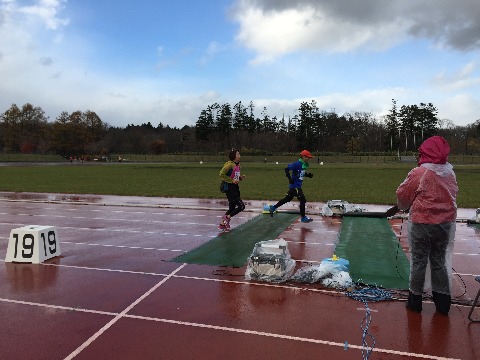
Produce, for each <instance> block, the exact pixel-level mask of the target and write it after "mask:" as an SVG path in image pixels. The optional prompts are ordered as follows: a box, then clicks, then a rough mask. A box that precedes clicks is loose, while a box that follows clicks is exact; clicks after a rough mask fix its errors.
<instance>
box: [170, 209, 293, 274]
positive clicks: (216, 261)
mask: <svg viewBox="0 0 480 360" xmlns="http://www.w3.org/2000/svg"><path fill="white" fill-rule="evenodd" d="M298 217H299V214H291V213H276V214H275V215H274V217H270V216H269V215H264V214H261V215H258V216H256V217H254V218H253V219H251V220H249V221H247V222H246V223H244V224H242V225H240V226H238V227H236V228H234V229H232V231H230V232H228V233H222V234H220V235H219V236H217V237H215V238H213V239H212V240H210V241H209V242H207V243H205V244H203V245H201V246H199V247H197V248H196V249H193V250H191V251H189V252H187V253H185V254H183V255H180V256H177V257H176V258H173V259H172V260H171V261H174V262H180V263H189V264H204V265H218V266H232V267H242V266H243V265H245V263H246V262H247V259H248V257H249V256H250V255H251V254H252V251H253V247H254V245H255V244H256V243H257V242H259V241H265V240H274V239H275V238H276V237H277V236H278V235H280V234H281V233H282V232H283V231H284V230H285V229H286V228H287V227H288V226H290V225H291V224H292V223H293V222H294V221H295V220H296V219H298Z"/></svg>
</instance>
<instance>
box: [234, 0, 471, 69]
mask: <svg viewBox="0 0 480 360" xmlns="http://www.w3.org/2000/svg"><path fill="white" fill-rule="evenodd" d="M232 13H233V18H234V19H235V20H236V21H238V23H239V25H240V30H239V33H238V35H237V40H238V41H239V42H240V43H242V44H243V45H244V46H245V47H247V48H248V49H251V50H253V51H254V52H255V54H256V57H255V59H254V60H253V62H254V63H261V62H266V61H271V60H273V59H275V58H277V57H280V56H283V55H286V54H289V53H292V52H296V51H299V50H308V51H324V52H346V51H353V50H356V49H361V48H366V49H368V50H370V51H371V50H379V49H385V48H388V47H392V46H394V45H396V44H398V43H399V42H400V41H402V40H404V39H406V38H407V37H409V36H410V37H419V38H427V39H430V40H431V41H432V42H433V43H437V44H443V45H445V46H449V47H452V48H455V49H458V50H465V51H467V50H472V49H473V50H474V49H480V23H479V22H478V19H479V18H480V7H479V6H478V2H477V1H476V0H462V1H457V2H452V1H449V0H422V1H412V2H401V1H396V0H377V1H352V0H335V1H331V0H298V1H270V0H240V1H239V2H238V4H237V6H236V7H235V8H234V9H233V11H232Z"/></svg>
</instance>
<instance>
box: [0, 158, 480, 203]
mask: <svg viewBox="0 0 480 360" xmlns="http://www.w3.org/2000/svg"><path fill="white" fill-rule="evenodd" d="M294 160H296V159H295V158H292V161H294ZM222 165H223V164H222V163H220V162H217V163H204V164H199V163H168V164H154V163H148V164H128V163H125V164H116V163H115V164H112V163H108V164H105V163H99V164H96V163H95V164H86V163H85V164H80V163H77V164H70V163H64V164H58V165H35V166H28V165H27V166H0V191H16V192H47V193H78V194H110V195H135V196H161V197H193V198H222V197H224V195H223V194H221V193H220V191H219V189H218V186H219V183H220V178H219V176H218V173H219V171H220V168H221V166H222ZM414 166H415V164H411V163H410V164H399V163H390V164H382V163H380V164H374V163H360V164H325V165H323V166H322V165H319V164H316V163H313V164H312V165H311V167H310V169H311V172H312V173H313V174H314V177H313V179H306V180H305V182H304V192H305V194H306V196H307V200H308V201H313V202H324V201H327V200H333V199H340V200H346V201H348V202H350V203H354V204H355V203H359V204H360V203H369V204H394V203H395V190H396V189H397V187H398V185H399V184H400V183H401V182H402V181H403V180H404V179H405V177H406V175H407V173H408V171H410V170H411V169H412V168H413V167H414ZM284 167H285V164H279V165H275V164H259V163H244V164H243V166H242V174H245V175H246V176H247V179H246V180H245V181H243V182H242V183H241V192H242V198H243V199H245V200H270V201H274V200H278V199H280V198H281V197H283V196H284V195H285V192H286V190H287V186H288V182H287V179H286V177H285V173H284V171H283V169H284ZM455 172H456V174H457V180H458V185H459V189H460V191H459V196H458V206H459V207H463V208H478V207H480V193H479V191H478V184H480V165H458V166H455Z"/></svg>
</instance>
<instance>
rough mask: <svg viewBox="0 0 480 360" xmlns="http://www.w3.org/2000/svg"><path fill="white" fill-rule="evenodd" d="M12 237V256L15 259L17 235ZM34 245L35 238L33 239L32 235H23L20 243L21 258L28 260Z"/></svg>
mask: <svg viewBox="0 0 480 360" xmlns="http://www.w3.org/2000/svg"><path fill="white" fill-rule="evenodd" d="M13 237H14V238H15V254H14V255H13V257H14V258H16V257H17V249H18V234H13ZM28 240H30V241H28ZM34 244H35V238H34V237H33V235H32V234H25V235H23V241H22V257H23V258H25V259H28V258H31V257H32V255H33V245H34Z"/></svg>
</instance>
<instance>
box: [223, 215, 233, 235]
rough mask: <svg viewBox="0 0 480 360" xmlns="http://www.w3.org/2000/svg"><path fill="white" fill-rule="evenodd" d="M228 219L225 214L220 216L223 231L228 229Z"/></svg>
mask: <svg viewBox="0 0 480 360" xmlns="http://www.w3.org/2000/svg"><path fill="white" fill-rule="evenodd" d="M230 219H231V218H229V217H227V215H223V217H222V221H223V222H222V224H223V226H224V229H225V231H230Z"/></svg>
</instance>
